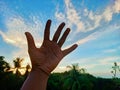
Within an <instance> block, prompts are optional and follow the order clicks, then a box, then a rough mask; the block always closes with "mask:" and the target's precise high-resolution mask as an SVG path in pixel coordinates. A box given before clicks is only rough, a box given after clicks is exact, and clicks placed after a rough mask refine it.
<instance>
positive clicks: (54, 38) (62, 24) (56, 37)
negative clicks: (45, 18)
mask: <svg viewBox="0 0 120 90" xmlns="http://www.w3.org/2000/svg"><path fill="white" fill-rule="evenodd" d="M64 26H65V23H64V22H63V23H61V24H60V26H59V27H58V29H57V31H56V32H55V34H54V37H53V41H54V42H57V40H58V38H59V36H60V33H61V31H62V29H63V27H64Z"/></svg>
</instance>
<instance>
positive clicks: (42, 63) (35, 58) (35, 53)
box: [25, 20, 77, 75]
mask: <svg viewBox="0 0 120 90" xmlns="http://www.w3.org/2000/svg"><path fill="white" fill-rule="evenodd" d="M50 26H51V20H48V21H47V23H46V27H45V31H44V40H43V43H42V45H41V47H40V48H37V47H36V46H35V43H34V39H33V37H32V35H31V34H30V33H29V32H26V33H25V35H26V38H27V43H28V53H29V56H30V60H31V63H32V70H40V71H43V72H44V73H46V74H48V75H49V74H50V73H51V72H52V71H53V70H54V69H55V68H56V66H57V65H58V64H59V62H60V61H61V59H62V58H63V57H65V56H66V55H67V54H69V53H70V52H72V51H73V50H74V49H75V48H76V47H77V44H74V45H73V46H71V47H69V48H68V49H65V50H61V47H62V45H63V44H64V42H65V40H66V37H67V36H68V34H69V32H70V29H69V28H67V29H66V31H65V32H64V34H63V36H62V37H61V38H60V40H59V41H58V38H59V36H60V33H61V31H62V29H63V27H64V26H65V23H61V24H60V25H59V27H58V29H57V31H56V32H55V34H54V37H53V39H52V40H50V39H49V36H50Z"/></svg>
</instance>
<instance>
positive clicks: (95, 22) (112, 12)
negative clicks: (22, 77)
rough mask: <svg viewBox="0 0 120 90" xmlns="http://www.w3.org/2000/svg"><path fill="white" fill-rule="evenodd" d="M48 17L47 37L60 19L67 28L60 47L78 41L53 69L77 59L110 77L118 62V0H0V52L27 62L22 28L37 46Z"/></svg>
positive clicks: (88, 70) (59, 70)
mask: <svg viewBox="0 0 120 90" xmlns="http://www.w3.org/2000/svg"><path fill="white" fill-rule="evenodd" d="M48 19H51V20H52V26H51V38H52V35H53V34H54V32H55V30H56V28H57V26H58V25H59V24H60V23H61V22H65V23H66V26H65V28H67V27H70V28H71V33H70V35H69V36H68V38H67V40H66V43H65V44H64V46H63V49H64V48H66V47H68V46H69V45H72V44H74V43H77V44H78V45H79V46H78V48H77V49H76V50H75V51H74V52H72V53H71V54H70V55H68V56H66V57H65V58H64V59H63V60H62V61H61V63H60V64H59V66H58V67H57V68H56V69H55V70H54V72H61V71H64V70H68V69H67V68H66V66H68V65H71V64H74V63H79V66H80V67H82V68H85V69H86V70H87V72H89V73H91V74H93V75H95V76H99V77H112V74H111V73H110V72H111V70H112V68H111V67H112V66H113V63H114V62H117V63H118V65H120V0H102V1H101V0H31V1H30V0H12V1H11V0H0V49H1V50H0V55H2V56H5V57H6V60H7V61H8V62H9V63H11V64H12V60H13V59H14V58H16V57H21V58H24V59H25V61H24V64H25V63H30V60H29V57H28V54H27V44H26V38H25V35H24V32H25V31H29V32H31V33H32V34H33V36H34V38H35V41H36V46H38V47H39V46H40V45H41V43H42V39H43V32H44V26H45V23H46V21H47V20H48ZM65 28H64V29H65ZM118 77H120V72H119V75H118Z"/></svg>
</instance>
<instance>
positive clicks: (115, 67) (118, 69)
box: [111, 62, 120, 78]
mask: <svg viewBox="0 0 120 90" xmlns="http://www.w3.org/2000/svg"><path fill="white" fill-rule="evenodd" d="M112 69H113V70H112V71H111V73H112V74H113V78H117V76H116V75H117V71H119V72H120V67H119V66H118V65H117V62H114V66H112Z"/></svg>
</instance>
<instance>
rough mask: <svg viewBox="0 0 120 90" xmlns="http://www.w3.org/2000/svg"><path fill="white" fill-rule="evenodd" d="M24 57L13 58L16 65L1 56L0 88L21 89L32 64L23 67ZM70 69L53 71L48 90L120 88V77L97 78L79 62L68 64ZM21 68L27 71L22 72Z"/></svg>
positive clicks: (115, 89) (5, 89)
mask: <svg viewBox="0 0 120 90" xmlns="http://www.w3.org/2000/svg"><path fill="white" fill-rule="evenodd" d="M22 61H23V59H22V58H16V59H15V60H13V64H14V67H11V66H10V65H9V63H7V62H6V61H5V58H4V57H3V56H0V90H20V88H21V86H22V84H23V82H24V81H25V79H26V78H27V76H28V75H29V72H30V69H31V67H30V65H29V64H28V65H26V66H25V67H22V65H21V62H22ZM68 68H70V69H69V71H66V72H63V73H52V74H51V75H50V77H49V79H48V84H47V90H120V78H111V79H105V78H97V77H95V76H93V75H90V74H89V73H86V70H85V69H84V68H79V65H78V64H73V65H71V66H68ZM20 69H24V70H25V73H24V74H21V72H20Z"/></svg>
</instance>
